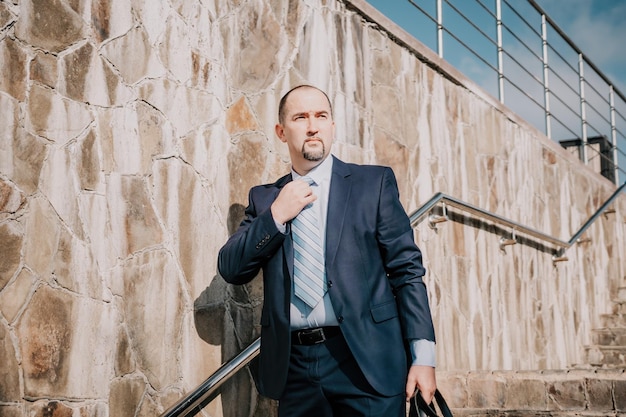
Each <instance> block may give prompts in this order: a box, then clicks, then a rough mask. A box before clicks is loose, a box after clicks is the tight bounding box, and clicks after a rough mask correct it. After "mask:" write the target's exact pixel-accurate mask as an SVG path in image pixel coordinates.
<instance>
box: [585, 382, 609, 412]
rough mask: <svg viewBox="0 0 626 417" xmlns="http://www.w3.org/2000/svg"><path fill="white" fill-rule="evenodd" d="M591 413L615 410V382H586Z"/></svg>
mask: <svg viewBox="0 0 626 417" xmlns="http://www.w3.org/2000/svg"><path fill="white" fill-rule="evenodd" d="M586 384H587V396H588V401H589V403H588V408H589V410H590V411H600V410H612V409H613V381H612V380H610V379H595V378H589V379H587V380H586Z"/></svg>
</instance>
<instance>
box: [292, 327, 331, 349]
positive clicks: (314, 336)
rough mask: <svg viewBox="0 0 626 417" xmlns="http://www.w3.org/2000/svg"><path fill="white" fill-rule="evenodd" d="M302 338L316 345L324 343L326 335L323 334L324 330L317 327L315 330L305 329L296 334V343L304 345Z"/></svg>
mask: <svg viewBox="0 0 626 417" xmlns="http://www.w3.org/2000/svg"><path fill="white" fill-rule="evenodd" d="M302 336H304V337H305V339H308V340H309V341H310V342H311V343H312V344H314V345H317V344H318V343H323V342H325V341H326V335H325V334H324V329H322V328H321V327H318V328H317V329H306V330H302V331H300V332H298V341H299V342H300V343H301V344H306V343H305V342H303V341H302Z"/></svg>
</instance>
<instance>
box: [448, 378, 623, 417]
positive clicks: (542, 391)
mask: <svg viewBox="0 0 626 417" xmlns="http://www.w3.org/2000/svg"><path fill="white" fill-rule="evenodd" d="M437 379H438V385H439V389H440V390H441V392H442V394H443V395H444V397H445V398H446V400H447V401H448V404H449V406H450V407H451V408H452V409H453V411H454V412H455V416H467V417H469V416H472V417H479V416H511V417H512V416H529V415H533V416H603V417H606V416H626V371H625V370H624V369H573V370H542V371H492V372H490V371H471V372H465V373H461V372H438V374H437Z"/></svg>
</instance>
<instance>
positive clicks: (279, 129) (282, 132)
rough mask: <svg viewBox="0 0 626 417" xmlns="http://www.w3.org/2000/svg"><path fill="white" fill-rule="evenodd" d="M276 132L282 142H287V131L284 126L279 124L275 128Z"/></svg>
mask: <svg viewBox="0 0 626 417" xmlns="http://www.w3.org/2000/svg"><path fill="white" fill-rule="evenodd" d="M274 131H275V132H276V136H278V139H280V141H281V142H285V130H284V129H283V125H281V124H280V123H277V124H276V126H275V127H274Z"/></svg>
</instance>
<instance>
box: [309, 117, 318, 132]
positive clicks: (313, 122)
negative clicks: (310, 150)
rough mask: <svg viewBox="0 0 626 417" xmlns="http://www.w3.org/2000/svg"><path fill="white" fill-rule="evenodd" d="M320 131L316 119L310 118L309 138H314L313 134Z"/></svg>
mask: <svg viewBox="0 0 626 417" xmlns="http://www.w3.org/2000/svg"><path fill="white" fill-rule="evenodd" d="M318 131H319V128H318V126H317V121H316V120H315V118H314V117H310V118H309V123H308V124H307V132H308V134H309V136H312V135H313V134H315V133H317V132H318Z"/></svg>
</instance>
